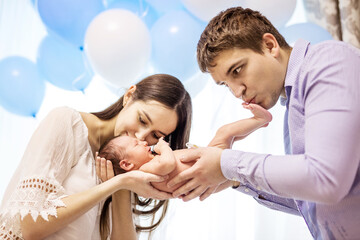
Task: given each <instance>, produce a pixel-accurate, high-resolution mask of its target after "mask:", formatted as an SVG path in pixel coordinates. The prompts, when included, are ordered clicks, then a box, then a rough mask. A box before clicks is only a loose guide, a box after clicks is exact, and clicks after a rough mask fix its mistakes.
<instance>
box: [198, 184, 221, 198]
mask: <svg viewBox="0 0 360 240" xmlns="http://www.w3.org/2000/svg"><path fill="white" fill-rule="evenodd" d="M217 187H218V186H213V187H209V188H208V189H206V191H205V192H204V193H202V194H201V195H200V201H204V200H205V199H206V198H208V197H209V196H210V195H211V194H213V193H214V192H215V191H216V189H217Z"/></svg>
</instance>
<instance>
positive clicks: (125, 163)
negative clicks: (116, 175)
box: [119, 159, 134, 171]
mask: <svg viewBox="0 0 360 240" xmlns="http://www.w3.org/2000/svg"><path fill="white" fill-rule="evenodd" d="M119 165H120V167H121V168H122V169H124V170H125V171H131V170H132V169H133V168H134V164H133V163H131V162H129V161H128V160H127V159H123V160H121V161H120V162H119Z"/></svg>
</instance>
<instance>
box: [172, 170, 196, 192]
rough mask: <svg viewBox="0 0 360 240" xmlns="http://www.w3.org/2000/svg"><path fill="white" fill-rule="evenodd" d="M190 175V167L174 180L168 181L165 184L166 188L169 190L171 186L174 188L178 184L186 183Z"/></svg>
mask: <svg viewBox="0 0 360 240" xmlns="http://www.w3.org/2000/svg"><path fill="white" fill-rule="evenodd" d="M191 174H192V167H191V168H188V169H186V170H184V171H182V172H180V173H179V174H178V175H176V176H175V177H174V178H172V179H170V181H169V182H168V183H167V186H168V187H169V188H172V187H173V186H175V185H176V184H178V183H181V182H184V181H187V180H189V179H190V178H191V177H190V176H191Z"/></svg>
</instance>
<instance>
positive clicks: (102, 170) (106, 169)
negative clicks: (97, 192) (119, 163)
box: [95, 152, 114, 182]
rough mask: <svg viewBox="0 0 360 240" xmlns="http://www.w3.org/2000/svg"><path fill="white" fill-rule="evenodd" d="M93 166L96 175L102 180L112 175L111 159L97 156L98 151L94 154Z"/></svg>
mask: <svg viewBox="0 0 360 240" xmlns="http://www.w3.org/2000/svg"><path fill="white" fill-rule="evenodd" d="M95 168H96V175H97V176H98V178H99V179H100V180H101V181H102V182H105V181H107V180H109V179H110V178H113V177H114V169H113V165H112V163H111V161H109V160H106V159H105V158H101V157H98V152H96V154H95Z"/></svg>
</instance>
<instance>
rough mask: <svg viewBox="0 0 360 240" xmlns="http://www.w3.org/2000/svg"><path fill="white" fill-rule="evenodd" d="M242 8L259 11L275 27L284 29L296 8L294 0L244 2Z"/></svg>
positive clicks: (251, 0)
mask: <svg viewBox="0 0 360 240" xmlns="http://www.w3.org/2000/svg"><path fill="white" fill-rule="evenodd" d="M242 7H244V8H251V9H252V10H256V11H259V12H260V13H261V14H263V15H264V16H265V17H266V18H267V19H269V20H270V22H271V23H272V24H273V25H274V26H275V27H276V28H278V29H279V28H281V27H284V26H285V24H286V23H287V22H288V21H289V20H290V18H291V16H292V15H293V13H294V10H295V7H296V0H244V4H243V6H242Z"/></svg>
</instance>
